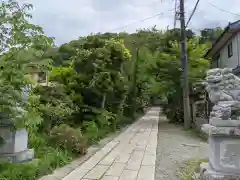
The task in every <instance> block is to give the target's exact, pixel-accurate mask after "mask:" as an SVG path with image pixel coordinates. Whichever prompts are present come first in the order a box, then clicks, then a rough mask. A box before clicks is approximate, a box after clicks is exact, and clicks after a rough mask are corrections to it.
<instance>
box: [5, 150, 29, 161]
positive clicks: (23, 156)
mask: <svg viewBox="0 0 240 180" xmlns="http://www.w3.org/2000/svg"><path fill="white" fill-rule="evenodd" d="M33 158H34V150H33V149H26V150H25V151H21V152H17V153H12V154H1V155H0V160H1V161H7V162H10V163H22V162H26V161H30V160H32V159H33Z"/></svg>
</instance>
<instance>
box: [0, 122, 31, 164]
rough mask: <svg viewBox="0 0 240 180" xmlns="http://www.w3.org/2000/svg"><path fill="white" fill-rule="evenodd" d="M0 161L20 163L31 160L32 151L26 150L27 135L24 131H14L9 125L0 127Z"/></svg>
mask: <svg viewBox="0 0 240 180" xmlns="http://www.w3.org/2000/svg"><path fill="white" fill-rule="evenodd" d="M0 137H1V138H2V139H3V142H2V143H1V144H0V160H2V161H8V162H11V163H21V162H25V161H29V160H32V159H33V157H34V151H33V149H28V133H27V131H26V130H25V129H19V130H16V129H14V128H13V127H12V126H11V125H6V124H5V125H0Z"/></svg>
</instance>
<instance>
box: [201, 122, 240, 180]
mask: <svg viewBox="0 0 240 180" xmlns="http://www.w3.org/2000/svg"><path fill="white" fill-rule="evenodd" d="M218 121H219V123H220V125H221V126H216V125H218V124H214V123H213V124H214V125H210V124H205V125H203V126H202V131H204V132H205V133H207V134H208V135H209V148H210V149H209V150H210V151H209V163H207V164H205V163H204V164H201V178H200V179H201V180H240V129H239V128H237V127H238V126H237V127H236V126H235V125H236V123H238V122H236V121H234V123H233V124H231V123H229V126H228V127H224V126H223V125H225V124H226V125H227V124H228V122H227V121H225V122H222V121H221V120H218ZM239 122H240V121H239ZM231 125H232V126H231Z"/></svg>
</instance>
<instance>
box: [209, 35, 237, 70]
mask: <svg viewBox="0 0 240 180" xmlns="http://www.w3.org/2000/svg"><path fill="white" fill-rule="evenodd" d="M231 42H232V51H233V55H232V56H231V57H228V45H229V44H230V43H231ZM219 55H220V58H219V60H218V63H217V62H216V61H213V64H212V66H213V67H216V66H217V64H218V67H219V68H225V67H228V68H236V67H237V66H239V65H240V62H239V57H240V33H238V34H237V35H235V36H234V37H233V38H231V39H230V40H229V41H228V42H227V43H226V44H225V46H224V47H223V48H222V49H221V51H220V53H219ZM216 56H217V55H216ZM215 58H216V57H215Z"/></svg>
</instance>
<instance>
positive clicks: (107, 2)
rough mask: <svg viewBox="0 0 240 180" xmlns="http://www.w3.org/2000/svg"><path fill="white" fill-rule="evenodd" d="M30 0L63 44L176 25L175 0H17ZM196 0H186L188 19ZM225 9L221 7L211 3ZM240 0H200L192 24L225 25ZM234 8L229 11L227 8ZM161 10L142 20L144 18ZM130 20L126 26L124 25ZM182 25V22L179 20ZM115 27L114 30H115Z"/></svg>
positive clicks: (37, 17)
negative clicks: (93, 35)
mask: <svg viewBox="0 0 240 180" xmlns="http://www.w3.org/2000/svg"><path fill="white" fill-rule="evenodd" d="M18 1H20V2H21V3H31V4H33V6H34V9H33V10H32V11H31V13H32V15H33V19H32V20H31V21H32V22H33V23H34V24H36V25H40V26H41V27H43V29H44V31H45V33H46V35H48V36H51V37H55V38H56V44H58V45H60V44H63V43H66V42H69V41H71V40H74V39H77V38H78V37H80V36H86V35H88V34H90V33H97V32H106V31H108V32H120V31H126V32H134V31H136V30H137V29H141V28H151V27H153V26H154V25H156V27H157V28H158V29H163V30H166V29H167V27H168V28H173V24H174V23H173V22H174V21H173V18H174V1H173V0H18ZM196 1H197V0H185V12H186V19H187V18H188V17H189V15H190V13H191V11H192V9H193V7H194V5H195V3H196ZM209 2H210V3H212V4H213V5H215V6H217V7H218V8H220V9H222V10H219V9H217V8H216V7H214V6H212V5H211V4H210V3H209ZM239 7H240V0H228V1H227V0H200V3H199V6H198V8H197V11H196V13H195V14H194V16H193V18H192V20H191V22H190V23H189V28H192V29H193V30H194V31H199V29H201V28H211V27H217V26H220V27H224V26H226V25H227V24H228V23H229V22H234V21H236V20H240V8H239ZM224 10H225V11H228V12H231V13H233V14H239V15H233V14H231V13H227V12H225V11H224ZM156 14H160V15H159V16H156V17H154V18H151V19H148V20H146V21H143V22H139V23H134V22H136V21H139V20H141V19H145V18H147V17H151V16H154V15H156ZM128 24H131V25H129V26H127V27H123V26H125V25H128ZM177 27H179V23H178V24H177ZM112 30H113V31H112Z"/></svg>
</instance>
